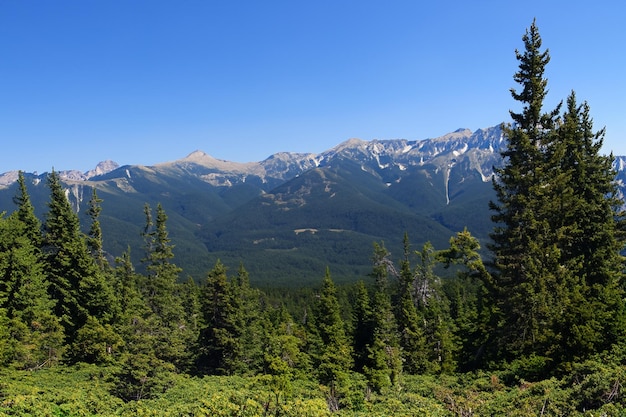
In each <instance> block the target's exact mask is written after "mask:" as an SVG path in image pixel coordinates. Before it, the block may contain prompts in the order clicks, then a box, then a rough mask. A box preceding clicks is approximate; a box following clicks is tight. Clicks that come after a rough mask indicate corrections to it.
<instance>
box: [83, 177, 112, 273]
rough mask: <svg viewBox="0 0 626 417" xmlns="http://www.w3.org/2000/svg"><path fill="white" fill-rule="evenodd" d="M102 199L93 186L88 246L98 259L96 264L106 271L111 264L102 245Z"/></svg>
mask: <svg viewBox="0 0 626 417" xmlns="http://www.w3.org/2000/svg"><path fill="white" fill-rule="evenodd" d="M102 201H103V200H102V199H101V198H100V197H98V193H97V192H96V189H95V188H92V191H91V199H90V200H89V209H88V210H87V214H88V215H89V217H90V219H91V225H90V226H89V235H88V239H87V246H88V247H89V250H90V251H91V254H92V256H93V258H94V260H95V261H96V264H97V265H98V266H99V267H100V269H102V270H103V271H106V270H107V269H108V267H109V264H108V262H107V260H106V258H105V255H104V249H103V247H102V228H101V227H100V213H101V212H102V206H101V205H100V204H101V203H102Z"/></svg>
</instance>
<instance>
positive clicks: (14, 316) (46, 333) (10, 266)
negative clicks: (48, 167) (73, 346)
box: [0, 211, 63, 369]
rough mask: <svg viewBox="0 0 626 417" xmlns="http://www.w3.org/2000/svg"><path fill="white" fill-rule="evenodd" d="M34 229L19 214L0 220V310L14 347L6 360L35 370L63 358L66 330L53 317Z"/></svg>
mask: <svg viewBox="0 0 626 417" xmlns="http://www.w3.org/2000/svg"><path fill="white" fill-rule="evenodd" d="M31 226H32V224H30V225H29V224H25V223H23V222H22V221H21V220H20V214H19V213H18V211H16V212H14V213H13V214H12V215H11V216H10V217H9V218H6V219H5V218H2V217H0V310H1V311H2V316H3V317H4V319H5V320H6V326H7V327H6V328H7V330H8V333H9V334H8V335H7V338H6V341H7V342H8V344H9V345H10V347H11V348H10V352H5V360H7V361H10V362H11V363H12V364H13V365H14V366H17V367H19V368H31V369H32V368H38V367H41V366H44V365H51V364H53V363H55V362H57V361H58V360H59V359H60V357H61V354H62V346H63V329H62V327H61V325H60V323H59V320H58V319H57V318H56V317H55V316H54V315H53V311H52V310H53V308H54V301H53V300H51V299H50V297H49V295H48V281H47V280H46V277H45V274H44V265H43V263H42V259H41V256H40V251H39V248H38V247H36V246H35V245H34V243H33V242H32V241H31V237H30V234H29V229H30V227H31ZM0 356H2V355H0Z"/></svg>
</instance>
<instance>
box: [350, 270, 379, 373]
mask: <svg viewBox="0 0 626 417" xmlns="http://www.w3.org/2000/svg"><path fill="white" fill-rule="evenodd" d="M373 330H374V329H373V321H372V308H371V306H370V295H369V292H368V290H367V287H366V286H365V283H364V282H363V281H359V282H358V283H357V286H356V293H355V299H354V303H353V306H352V341H353V343H352V346H353V352H354V369H355V371H357V372H360V373H363V370H364V369H365V367H366V366H371V365H370V360H369V352H368V349H369V347H370V346H371V345H372V342H373V335H374V331H373Z"/></svg>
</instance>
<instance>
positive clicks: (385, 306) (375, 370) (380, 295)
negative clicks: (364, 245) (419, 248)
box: [363, 244, 402, 392]
mask: <svg viewBox="0 0 626 417" xmlns="http://www.w3.org/2000/svg"><path fill="white" fill-rule="evenodd" d="M388 258H389V252H388V251H387V249H385V247H384V245H378V244H374V255H373V263H374V267H373V271H372V276H373V277H374V279H375V290H374V296H373V300H372V303H371V305H372V344H371V345H370V346H369V347H368V349H367V352H368V359H369V361H368V364H367V365H366V366H365V367H364V370H363V372H364V373H365V375H366V376H367V379H368V381H369V382H370V384H371V385H372V387H373V388H374V389H375V390H376V391H379V392H380V391H381V390H383V389H384V388H388V387H391V386H393V385H396V384H397V383H398V382H399V378H400V374H401V373H402V357H401V355H400V343H399V340H398V329H397V325H396V319H395V316H394V314H393V311H392V308H391V297H390V295H389V288H388V287H389V284H388V268H389V265H390V261H389V259H388Z"/></svg>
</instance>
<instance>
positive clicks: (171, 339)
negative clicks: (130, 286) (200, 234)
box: [139, 204, 194, 369]
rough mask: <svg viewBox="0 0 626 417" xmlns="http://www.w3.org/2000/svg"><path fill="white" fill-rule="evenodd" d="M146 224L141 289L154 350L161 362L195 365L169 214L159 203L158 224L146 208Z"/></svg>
mask: <svg viewBox="0 0 626 417" xmlns="http://www.w3.org/2000/svg"><path fill="white" fill-rule="evenodd" d="M144 214H145V215H146V225H145V228H144V233H143V236H144V239H145V240H146V247H145V249H146V257H145V258H144V259H143V262H144V263H145V265H146V270H147V274H146V276H145V277H144V279H141V280H140V284H139V289H140V292H141V294H142V297H143V300H144V301H145V302H146V304H147V306H148V308H149V309H150V311H151V316H150V317H149V318H148V321H149V322H150V323H152V324H151V325H152V326H153V330H152V331H153V333H154V334H155V336H156V337H155V339H154V343H155V345H154V351H155V353H156V355H157V357H158V358H159V359H160V360H163V361H165V362H169V363H171V364H173V365H175V366H176V367H177V368H178V369H184V368H187V367H189V366H190V365H191V363H190V360H191V358H190V356H189V355H190V352H189V349H188V348H189V345H190V344H191V343H192V341H193V339H194V335H193V334H192V332H191V329H189V328H188V327H187V323H186V317H185V310H184V308H183V303H182V299H181V297H180V285H179V284H178V276H179V273H180V272H181V269H180V268H179V267H178V266H176V264H174V263H173V259H174V252H173V248H174V246H173V245H172V244H171V240H170V238H169V232H168V230H167V214H166V213H165V210H164V209H163V207H162V206H161V204H158V205H157V207H156V222H155V223H153V222H152V210H151V209H150V206H149V205H148V204H146V205H145V206H144Z"/></svg>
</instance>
